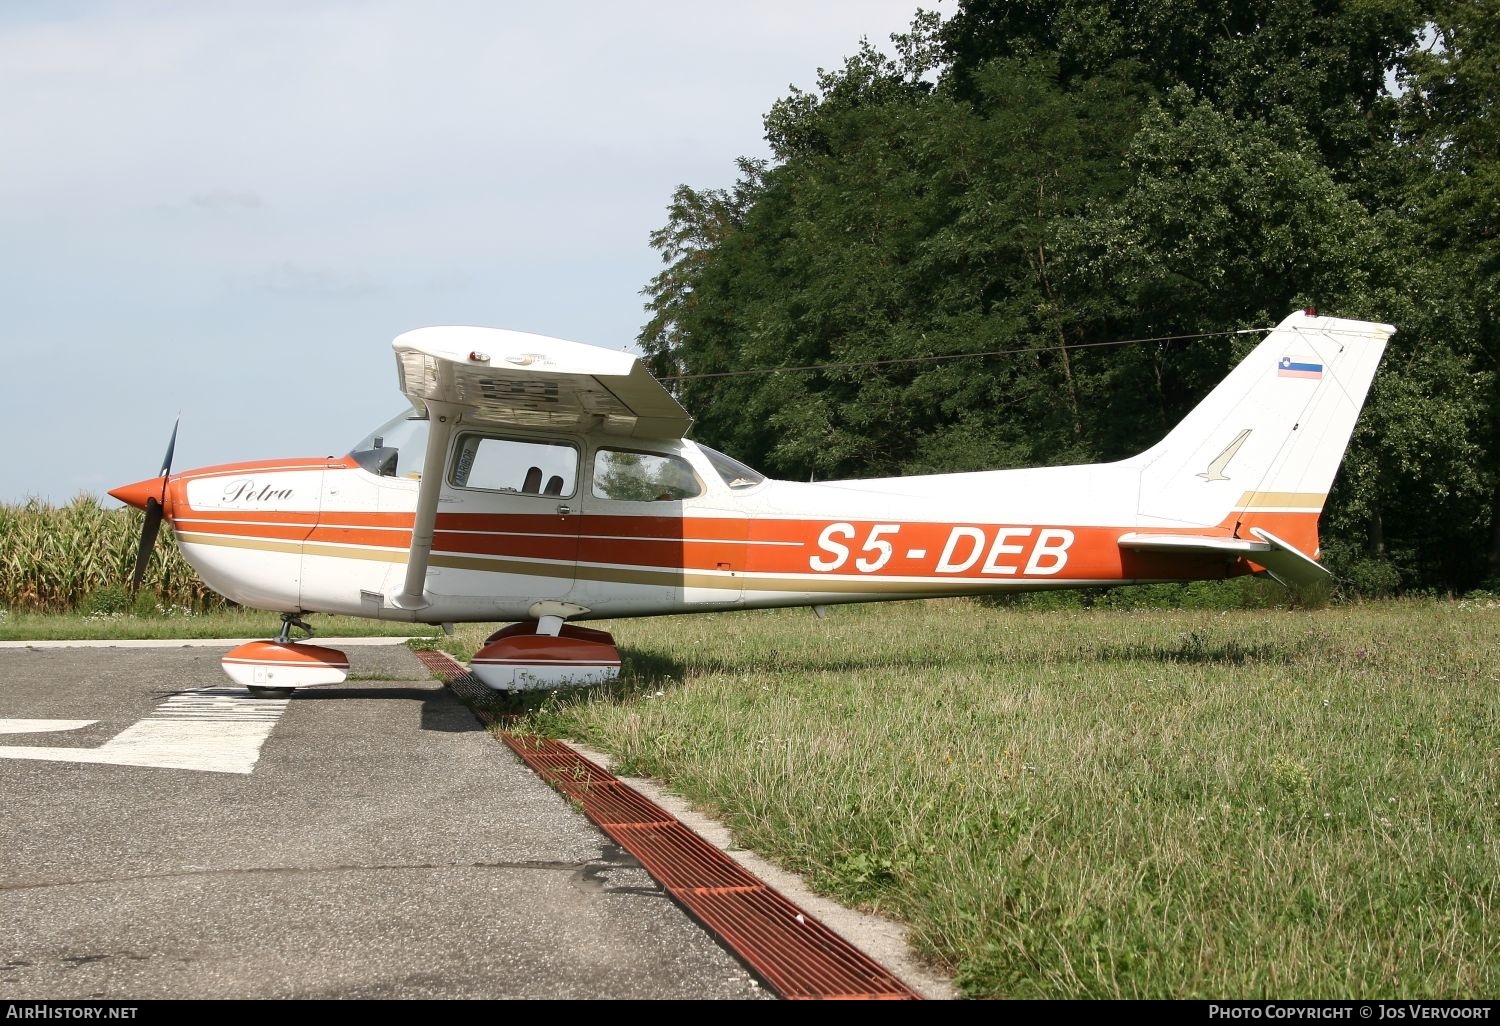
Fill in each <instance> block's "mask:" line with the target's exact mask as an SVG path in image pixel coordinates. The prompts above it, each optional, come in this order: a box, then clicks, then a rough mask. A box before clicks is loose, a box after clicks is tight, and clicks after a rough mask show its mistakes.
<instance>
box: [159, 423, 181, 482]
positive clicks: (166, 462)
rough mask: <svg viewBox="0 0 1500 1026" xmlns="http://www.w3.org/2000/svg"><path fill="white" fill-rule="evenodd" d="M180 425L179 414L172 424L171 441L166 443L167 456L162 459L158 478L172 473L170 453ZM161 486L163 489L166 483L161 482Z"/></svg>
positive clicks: (174, 446)
mask: <svg viewBox="0 0 1500 1026" xmlns="http://www.w3.org/2000/svg"><path fill="white" fill-rule="evenodd" d="M181 423H182V414H180V413H179V414H178V415H177V419H176V420H175V421H174V422H173V423H172V440H171V441H169V442H168V443H167V454H166V456H164V457H162V461H161V473H160V474H158V475H157V476H158V477H161V478H165V477H166V476H167V475H168V474H170V473H171V472H172V452H173V450H175V449H176V448H177V428H178V425H180V424H181ZM162 484H163V486H164V487H165V484H166V482H165V481H163V482H162Z"/></svg>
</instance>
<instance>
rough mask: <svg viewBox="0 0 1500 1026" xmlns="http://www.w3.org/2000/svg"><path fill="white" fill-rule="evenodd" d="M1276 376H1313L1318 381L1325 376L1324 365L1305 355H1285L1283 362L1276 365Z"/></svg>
mask: <svg viewBox="0 0 1500 1026" xmlns="http://www.w3.org/2000/svg"><path fill="white" fill-rule="evenodd" d="M1276 376H1277V377H1278V378H1312V379H1313V380H1314V381H1316V380H1317V379H1319V378H1321V377H1322V376H1323V365H1322V364H1321V363H1313V362H1312V361H1311V360H1309V359H1307V358H1306V357H1303V356H1283V357H1282V358H1281V362H1280V363H1278V364H1277V365H1276Z"/></svg>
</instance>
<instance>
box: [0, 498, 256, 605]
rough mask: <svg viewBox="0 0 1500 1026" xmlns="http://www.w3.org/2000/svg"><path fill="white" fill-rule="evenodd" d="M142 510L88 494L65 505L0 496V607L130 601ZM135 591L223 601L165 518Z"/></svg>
mask: <svg viewBox="0 0 1500 1026" xmlns="http://www.w3.org/2000/svg"><path fill="white" fill-rule="evenodd" d="M144 517H145V514H143V513H142V512H141V511H140V510H138V509H130V508H128V507H122V508H120V509H105V508H103V507H102V506H101V505H100V504H99V500H98V499H96V498H94V497H93V496H80V497H79V498H77V499H74V500H73V501H72V502H71V503H69V504H68V505H66V506H52V505H50V504H47V503H43V502H40V501H38V500H35V499H33V500H32V501H30V502H27V503H25V504H23V505H19V506H13V505H5V504H0V608H7V609H14V610H18V611H27V612H39V613H66V612H72V611H74V610H80V609H83V610H87V609H89V608H90V606H91V605H92V606H94V607H100V606H101V605H113V606H116V607H119V606H121V605H125V606H128V605H130V604H131V600H130V597H129V588H130V577H131V574H132V573H134V571H135V555H136V549H137V547H138V546H139V545H140V538H141V522H142V520H143V519H144ZM140 596H141V598H140V599H139V600H138V601H142V602H146V603H148V604H150V605H158V606H163V607H174V606H175V607H180V608H185V609H191V610H193V611H204V610H211V609H223V608H225V607H226V606H228V605H229V603H228V602H227V601H226V600H225V599H223V598H222V597H221V596H219V595H217V594H215V593H214V592H212V591H210V590H209V589H208V588H207V587H206V586H205V585H204V584H203V582H202V581H200V580H199V579H198V575H197V574H196V573H194V572H193V568H192V567H190V566H189V565H188V564H187V561H186V560H185V559H183V558H182V553H181V552H179V551H178V549H177V544H176V541H175V540H174V538H173V536H172V528H171V526H170V525H168V524H165V523H163V524H162V528H161V534H160V536H158V538H157V540H156V546H155V550H154V551H153V552H152V554H151V561H150V562H149V563H148V564H147V565H146V576H145V579H144V580H143V581H142V582H141V590H140Z"/></svg>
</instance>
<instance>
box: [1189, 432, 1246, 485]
mask: <svg viewBox="0 0 1500 1026" xmlns="http://www.w3.org/2000/svg"><path fill="white" fill-rule="evenodd" d="M1249 437H1250V429H1249V428H1246V429H1245V430H1243V431H1241V432H1240V433H1239V434H1237V435H1235V436H1234V441H1232V442H1230V443H1229V444H1228V445H1227V446H1225V447H1224V451H1223V452H1221V453H1219V455H1217V456H1215V457H1214V458H1213V461H1212V462H1211V463H1209V465H1208V469H1207V470H1204V471H1201V472H1199V474H1198V476H1199V477H1201V478H1203V480H1205V481H1228V480H1229V478H1227V477H1225V476H1224V468H1226V467H1228V466H1229V461H1230V460H1232V459H1234V454H1235V453H1237V452H1239V451H1240V446H1242V445H1244V444H1245V439H1247V438H1249Z"/></svg>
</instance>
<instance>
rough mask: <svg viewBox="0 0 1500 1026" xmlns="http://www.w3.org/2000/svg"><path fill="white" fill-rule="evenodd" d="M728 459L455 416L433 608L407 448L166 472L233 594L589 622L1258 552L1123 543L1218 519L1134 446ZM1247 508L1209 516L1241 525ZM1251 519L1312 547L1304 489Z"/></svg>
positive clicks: (1074, 583)
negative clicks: (1186, 554)
mask: <svg viewBox="0 0 1500 1026" xmlns="http://www.w3.org/2000/svg"><path fill="white" fill-rule="evenodd" d="M380 441H381V440H380V439H379V438H377V439H376V444H377V446H378V445H379V442H380ZM385 453H389V454H390V456H389V458H388V459H387V458H383V457H382V454H385ZM487 459H488V460H489V461H490V462H488V463H486V462H485V461H486V460H487ZM726 462H728V463H732V461H725V459H724V457H722V456H721V455H720V454H717V453H714V452H713V451H712V450H709V449H705V448H704V447H701V446H698V445H697V444H695V443H694V442H692V441H690V440H674V441H658V442H650V443H640V442H635V441H632V442H629V443H621V442H617V441H612V440H610V439H608V438H606V437H595V436H588V435H577V436H573V435H559V434H554V433H548V434H543V433H537V434H530V433H526V432H519V431H514V430H511V431H506V432H489V433H487V432H484V431H471V432H465V433H461V434H459V435H458V436H457V437H456V441H455V447H454V451H453V453H452V454H451V458H450V459H449V460H448V462H447V464H446V468H445V472H446V474H447V477H446V479H445V480H444V481H443V484H442V491H441V497H440V500H439V505H438V511H437V518H436V525H435V534H434V541H433V546H432V553H431V559H430V562H429V566H428V570H427V575H426V583H425V597H426V599H427V600H428V604H427V605H425V606H423V607H422V608H419V609H411V608H402V606H401V605H398V604H397V603H396V602H395V601H393V600H394V599H395V598H396V596H397V595H398V594H399V593H400V592H401V588H402V581H403V577H404V576H405V573H406V566H407V557H408V550H409V547H410V545H411V536H412V525H413V518H414V513H415V510H416V508H417V495H418V489H419V487H420V477H421V471H420V469H417V470H412V469H411V467H412V464H411V462H410V461H408V460H406V459H405V458H404V457H403V459H402V460H401V461H400V462H399V463H398V461H397V459H396V453H395V450H393V449H384V448H375V449H371V450H367V451H364V452H359V451H356V452H355V453H351V454H350V455H348V456H342V457H327V458H312V459H287V460H270V461H258V462H253V463H237V464H227V465H223V466H216V467H206V468H201V469H198V470H192V471H187V472H184V473H179V474H174V475H172V476H171V478H170V479H169V481H168V482H167V501H166V516H167V519H168V520H169V521H170V522H171V523H172V525H173V527H174V529H175V531H176V536H177V542H178V544H179V546H180V547H181V549H182V552H183V554H184V555H185V556H186V558H187V559H188V561H189V562H190V563H191V564H192V565H193V566H194V568H195V569H196V570H197V571H198V573H199V574H200V575H201V576H202V578H203V580H204V581H205V583H207V584H208V585H209V586H210V587H211V588H213V589H214V590H215V591H218V592H219V593H221V594H223V595H225V596H227V597H228V598H230V599H232V600H233V601H235V602H238V603H241V604H244V605H247V606H252V607H256V608H262V609H271V610H279V611H286V612H322V613H332V614H347V615H355V616H363V617H371V618H377V619H388V620H417V621H421V622H429V623H440V622H471V621H472V622H497V621H515V620H522V619H525V618H526V617H527V616H528V615H531V614H530V613H529V611H530V610H532V609H534V607H535V604H536V603H538V602H557V603H566V604H568V605H569V606H570V607H574V608H575V610H576V611H574V612H572V613H571V614H570V618H571V619H580V620H583V619H596V618H606V617H628V616H651V615H660V614H670V613H681V612H689V611H706V610H714V609H738V608H753V607H772V606H792V605H821V604H835V603H847V602H868V601H875V600H881V599H898V598H928V597H941V596H950V595H972V594H985V593H994V592H1002V591H1014V590H1030V589H1040V588H1070V587H1071V588H1078V587H1090V586H1097V585H1114V584H1122V583H1138V582H1146V581H1166V580H1191V579H1212V578H1219V577H1226V576H1232V575H1235V574H1240V573H1247V572H1250V571H1251V570H1253V569H1254V567H1252V566H1251V565H1250V564H1249V563H1247V562H1245V561H1244V560H1243V559H1236V558H1225V557H1217V558H1216V557H1212V556H1204V557H1202V558H1196V559H1186V560H1185V559H1183V558H1182V557H1181V556H1173V557H1165V556H1162V555H1160V554H1155V553H1146V552H1132V551H1127V550H1123V549H1122V548H1121V546H1120V545H1119V538H1120V537H1121V535H1122V534H1123V533H1125V532H1128V531H1132V530H1137V529H1139V528H1141V527H1143V526H1146V527H1149V528H1151V529H1153V530H1158V531H1162V532H1166V533H1170V532H1173V531H1176V530H1182V531H1184V532H1187V531H1192V532H1194V533H1196V534H1198V535H1202V534H1203V533H1204V531H1205V528H1204V526H1203V525H1186V524H1174V523H1172V522H1170V521H1164V520H1161V519H1160V518H1156V517H1143V515H1142V513H1141V510H1140V509H1139V508H1138V507H1139V494H1138V493H1139V481H1140V467H1139V465H1138V464H1137V463H1135V462H1133V461H1125V462H1122V463H1115V464H1100V465H1093V466H1075V467H1058V468H1040V469H1026V470H1004V471H990V472H983V473H972V474H951V475H934V476H926V477H911V478H899V479H882V480H867V481H848V482H833V483H819V484H804V483H797V482H788V481H775V480H767V479H763V478H761V477H760V476H759V475H757V474H755V473H754V472H753V471H748V468H743V467H739V470H745V471H748V473H747V474H745V475H739V474H737V473H736V471H735V469H734V466H730V467H726V465H725V464H726ZM735 466H738V465H735ZM658 488H659V489H660V491H657V489H658ZM1247 501H1249V499H1248V496H1247ZM1317 501H1318V502H1319V503H1320V502H1321V497H1317ZM1242 512H1243V511H1237V512H1236V514H1233V515H1231V517H1230V518H1227V519H1226V520H1225V522H1224V523H1222V524H1220V525H1217V526H1216V527H1213V528H1211V529H1210V530H1211V531H1213V532H1215V533H1218V534H1222V536H1223V537H1225V538H1228V537H1230V536H1231V534H1232V533H1233V531H1234V528H1235V521H1236V519H1237V517H1238V515H1239V514H1240V513H1242ZM1257 522H1258V523H1274V524H1275V525H1276V527H1277V529H1278V530H1279V532H1280V533H1281V534H1282V535H1283V536H1288V537H1290V538H1292V539H1309V538H1310V543H1311V547H1314V548H1315V546H1316V530H1317V509H1316V508H1315V506H1314V504H1312V503H1311V502H1310V503H1309V504H1308V508H1305V509H1297V508H1276V509H1271V508H1266V509H1263V510H1259V511H1257Z"/></svg>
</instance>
